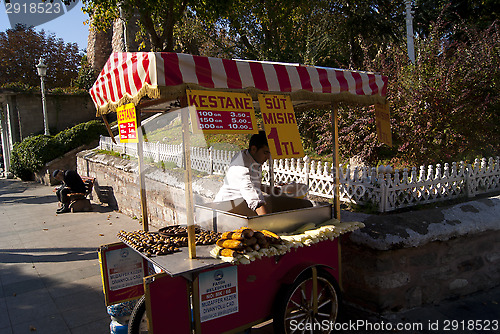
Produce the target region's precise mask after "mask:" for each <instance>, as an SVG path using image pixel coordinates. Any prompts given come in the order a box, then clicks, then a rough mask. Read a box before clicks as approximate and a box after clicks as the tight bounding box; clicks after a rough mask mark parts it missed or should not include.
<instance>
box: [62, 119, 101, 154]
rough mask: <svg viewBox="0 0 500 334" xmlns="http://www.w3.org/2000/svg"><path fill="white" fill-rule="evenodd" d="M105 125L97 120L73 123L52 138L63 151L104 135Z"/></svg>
mask: <svg viewBox="0 0 500 334" xmlns="http://www.w3.org/2000/svg"><path fill="white" fill-rule="evenodd" d="M107 133H108V132H107V130H106V126H105V125H104V124H103V123H102V122H101V121H98V120H94V121H90V122H87V123H81V124H78V125H75V126H74V127H72V128H70V129H66V130H63V131H61V132H59V133H58V134H57V135H55V136H54V139H55V140H56V141H57V142H58V143H59V145H61V146H62V147H64V150H65V153H66V152H68V151H71V150H73V149H75V148H77V147H79V146H82V145H85V144H89V143H91V142H92V141H94V140H96V139H98V138H99V135H106V134H107Z"/></svg>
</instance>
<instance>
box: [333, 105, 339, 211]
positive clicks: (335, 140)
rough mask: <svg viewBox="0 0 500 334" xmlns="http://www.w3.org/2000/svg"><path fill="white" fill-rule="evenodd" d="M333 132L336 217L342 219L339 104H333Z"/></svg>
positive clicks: (334, 209)
mask: <svg viewBox="0 0 500 334" xmlns="http://www.w3.org/2000/svg"><path fill="white" fill-rule="evenodd" d="M332 132H333V133H332V134H333V172H334V178H335V180H334V181H335V190H334V200H335V206H334V207H333V213H334V218H337V219H338V220H340V179H339V165H340V158H339V119H338V104H337V103H334V104H333V105H332Z"/></svg>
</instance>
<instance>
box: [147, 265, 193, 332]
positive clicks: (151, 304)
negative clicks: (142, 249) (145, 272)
mask: <svg viewBox="0 0 500 334" xmlns="http://www.w3.org/2000/svg"><path fill="white" fill-rule="evenodd" d="M145 281H147V282H148V283H146V284H145V286H146V289H145V290H146V301H147V302H146V312H147V315H148V319H149V324H150V325H149V326H150V327H149V330H150V332H152V333H156V334H168V333H175V334H184V333H190V331H191V328H190V323H191V307H190V305H189V293H188V285H187V281H186V280H185V279H184V278H183V277H171V276H170V275H167V274H164V273H162V274H158V275H155V276H154V280H150V279H149V280H148V278H146V279H145Z"/></svg>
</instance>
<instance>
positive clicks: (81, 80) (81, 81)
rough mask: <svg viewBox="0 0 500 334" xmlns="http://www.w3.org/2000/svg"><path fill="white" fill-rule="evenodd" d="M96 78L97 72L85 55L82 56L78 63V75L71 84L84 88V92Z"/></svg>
mask: <svg viewBox="0 0 500 334" xmlns="http://www.w3.org/2000/svg"><path fill="white" fill-rule="evenodd" d="M96 79H97V73H96V72H95V71H94V70H93V69H92V67H91V66H90V64H89V62H88V59H87V56H83V57H82V61H81V64H80V70H79V71H78V77H77V78H76V80H75V81H74V82H73V85H74V86H75V87H77V88H79V89H83V90H85V92H88V90H89V89H90V88H92V85H93V84H94V82H95V80H96Z"/></svg>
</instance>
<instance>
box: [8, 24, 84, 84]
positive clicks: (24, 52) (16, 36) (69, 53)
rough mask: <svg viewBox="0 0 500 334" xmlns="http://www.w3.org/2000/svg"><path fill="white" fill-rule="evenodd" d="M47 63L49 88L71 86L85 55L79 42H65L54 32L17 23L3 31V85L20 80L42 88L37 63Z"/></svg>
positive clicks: (46, 78)
mask: <svg viewBox="0 0 500 334" xmlns="http://www.w3.org/2000/svg"><path fill="white" fill-rule="evenodd" d="M40 57H43V58H45V63H46V64H47V66H48V67H47V76H46V77H45V83H46V87H47V88H48V89H50V88H54V87H68V86H70V85H71V81H72V80H73V79H75V78H76V76H77V74H78V67H79V63H80V59H81V58H82V54H81V53H80V52H79V50H78V45H77V44H76V43H65V42H64V41H63V40H62V39H61V38H57V37H56V36H55V35H54V34H47V33H46V32H45V31H44V30H41V31H36V30H35V29H34V28H33V27H26V26H23V25H17V26H16V27H15V28H13V29H7V30H6V31H5V32H0V86H2V85H5V84H8V83H12V82H19V83H21V84H22V85H27V86H32V87H40V77H39V76H38V73H37V69H36V67H35V66H36V64H37V63H38V60H39V58H40Z"/></svg>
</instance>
